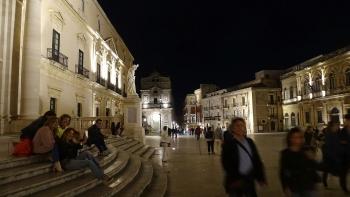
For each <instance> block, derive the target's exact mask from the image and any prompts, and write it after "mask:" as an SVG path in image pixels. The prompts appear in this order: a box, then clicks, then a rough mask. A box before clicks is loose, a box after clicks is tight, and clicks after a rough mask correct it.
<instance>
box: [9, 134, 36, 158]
mask: <svg viewBox="0 0 350 197" xmlns="http://www.w3.org/2000/svg"><path fill="white" fill-rule="evenodd" d="M32 151H33V145H32V140H31V139H28V138H25V139H21V141H20V142H19V143H18V144H16V146H15V148H14V151H13V153H12V155H14V156H18V157H26V156H30V155H31V154H32Z"/></svg>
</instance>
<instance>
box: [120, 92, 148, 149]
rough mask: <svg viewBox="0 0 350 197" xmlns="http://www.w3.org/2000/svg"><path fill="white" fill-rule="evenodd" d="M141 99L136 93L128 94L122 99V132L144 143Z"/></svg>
mask: <svg viewBox="0 0 350 197" xmlns="http://www.w3.org/2000/svg"><path fill="white" fill-rule="evenodd" d="M141 116H142V112H141V99H140V98H139V97H138V96H137V95H130V96H129V95H128V97H127V98H126V99H125V101H124V131H123V134H124V135H125V136H128V137H132V138H134V139H135V140H138V141H140V142H142V143H145V130H144V128H143V127H142V122H141Z"/></svg>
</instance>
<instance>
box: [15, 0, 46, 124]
mask: <svg viewBox="0 0 350 197" xmlns="http://www.w3.org/2000/svg"><path fill="white" fill-rule="evenodd" d="M26 6H27V8H26V20H27V21H26V23H25V30H24V31H25V33H24V39H23V67H22V81H21V90H22V95H21V104H22V106H21V109H20V111H21V113H20V115H21V117H22V118H24V119H34V118H36V117H38V116H39V115H40V114H39V113H40V112H39V109H40V106H39V104H40V97H39V95H40V67H39V65H40V58H41V36H42V35H41V0H30V1H27V5H26ZM47 102H49V101H47Z"/></svg>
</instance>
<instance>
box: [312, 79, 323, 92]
mask: <svg viewBox="0 0 350 197" xmlns="http://www.w3.org/2000/svg"><path fill="white" fill-rule="evenodd" d="M321 84H322V81H321V76H317V77H316V78H315V82H314V85H313V91H314V92H319V91H321Z"/></svg>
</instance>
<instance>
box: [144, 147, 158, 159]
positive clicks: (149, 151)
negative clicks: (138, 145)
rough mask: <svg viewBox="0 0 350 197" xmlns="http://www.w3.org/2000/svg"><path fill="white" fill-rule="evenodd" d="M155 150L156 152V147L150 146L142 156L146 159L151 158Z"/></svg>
mask: <svg viewBox="0 0 350 197" xmlns="http://www.w3.org/2000/svg"><path fill="white" fill-rule="evenodd" d="M154 152H155V148H153V147H150V148H149V149H148V150H147V151H146V152H145V153H144V154H143V155H142V157H143V158H144V159H150V158H151V157H152V156H153V154H154Z"/></svg>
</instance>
